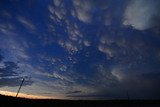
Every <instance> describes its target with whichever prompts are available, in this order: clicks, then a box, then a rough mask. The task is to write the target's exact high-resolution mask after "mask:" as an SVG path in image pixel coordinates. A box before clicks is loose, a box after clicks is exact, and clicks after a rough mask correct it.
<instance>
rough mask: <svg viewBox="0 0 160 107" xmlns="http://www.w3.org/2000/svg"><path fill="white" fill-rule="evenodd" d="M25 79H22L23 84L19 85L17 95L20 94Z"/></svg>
mask: <svg viewBox="0 0 160 107" xmlns="http://www.w3.org/2000/svg"><path fill="white" fill-rule="evenodd" d="M24 80H25V79H24V78H23V80H22V82H21V85H20V87H19V89H18V91H17V94H16V97H17V96H18V94H19V92H20V90H21V87H22V85H23V82H24Z"/></svg>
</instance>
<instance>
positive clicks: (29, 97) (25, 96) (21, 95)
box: [0, 90, 62, 99]
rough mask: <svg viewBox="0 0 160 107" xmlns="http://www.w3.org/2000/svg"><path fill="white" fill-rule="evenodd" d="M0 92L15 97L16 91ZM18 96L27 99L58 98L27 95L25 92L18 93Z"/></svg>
mask: <svg viewBox="0 0 160 107" xmlns="http://www.w3.org/2000/svg"><path fill="white" fill-rule="evenodd" d="M0 94H1V95H5V96H12V97H15V96H16V94H17V93H16V92H10V91H1V90H0ZM18 97H19V98H28V99H60V98H59V97H47V96H39V95H29V94H25V93H19V94H18ZM61 99H62V98H61Z"/></svg>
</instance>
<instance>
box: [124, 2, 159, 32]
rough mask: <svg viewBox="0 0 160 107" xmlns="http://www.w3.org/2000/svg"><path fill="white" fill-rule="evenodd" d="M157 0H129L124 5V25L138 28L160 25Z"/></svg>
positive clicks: (144, 28) (143, 28)
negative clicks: (125, 5)
mask: <svg viewBox="0 0 160 107" xmlns="http://www.w3.org/2000/svg"><path fill="white" fill-rule="evenodd" d="M159 5H160V1H159V0H154V1H153V0H131V1H130V2H129V4H128V5H127V7H126V10H125V15H124V22H123V24H124V25H131V26H132V27H133V28H135V29H138V30H146V29H149V28H153V27H159V26H160V13H159V11H160V8H159Z"/></svg>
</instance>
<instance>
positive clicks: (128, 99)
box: [127, 91, 130, 100]
mask: <svg viewBox="0 0 160 107" xmlns="http://www.w3.org/2000/svg"><path fill="white" fill-rule="evenodd" d="M127 98H128V100H129V99H130V98H129V94H128V91H127Z"/></svg>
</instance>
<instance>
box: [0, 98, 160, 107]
mask: <svg viewBox="0 0 160 107" xmlns="http://www.w3.org/2000/svg"><path fill="white" fill-rule="evenodd" d="M0 107H160V101H159V100H105V101H102V100H101V101H97V100H94V101H93V100H92V101H87V100H78V101H73V100H35V99H34V100H32V99H24V98H14V97H7V96H1V95H0Z"/></svg>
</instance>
